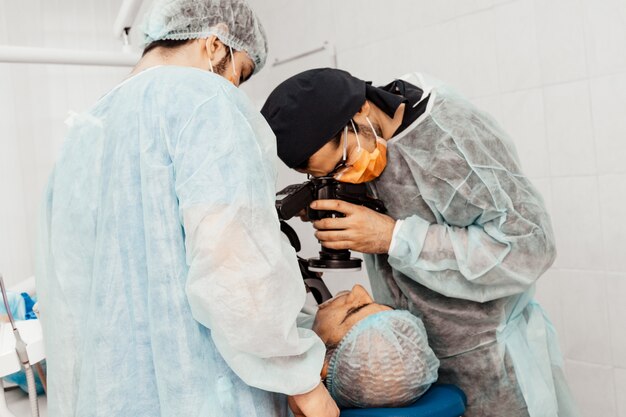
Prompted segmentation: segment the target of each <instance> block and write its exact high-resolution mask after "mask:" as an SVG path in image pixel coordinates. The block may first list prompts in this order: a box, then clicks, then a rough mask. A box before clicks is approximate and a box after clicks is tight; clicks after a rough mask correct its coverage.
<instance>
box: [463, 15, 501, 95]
mask: <svg viewBox="0 0 626 417" xmlns="http://www.w3.org/2000/svg"><path fill="white" fill-rule="evenodd" d="M457 25H458V26H457V28H458V36H459V62H460V63H462V66H463V81H464V83H463V84H462V85H459V86H458V87H459V88H460V89H461V91H463V92H464V93H465V94H466V95H468V96H470V97H478V96H489V95H493V94H496V93H498V91H499V85H498V62H497V59H496V36H495V34H496V22H495V15H494V13H493V11H492V10H487V11H484V12H481V13H475V14H470V15H467V16H463V17H461V18H459V19H458V20H457ZM478 45H480V47H477V46H478Z"/></svg>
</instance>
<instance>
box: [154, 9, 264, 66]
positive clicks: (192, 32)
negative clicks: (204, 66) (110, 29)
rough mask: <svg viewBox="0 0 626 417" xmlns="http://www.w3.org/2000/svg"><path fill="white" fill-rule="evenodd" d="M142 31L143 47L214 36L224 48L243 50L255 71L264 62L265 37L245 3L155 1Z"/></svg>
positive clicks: (256, 18) (259, 24)
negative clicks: (153, 43)
mask: <svg viewBox="0 0 626 417" xmlns="http://www.w3.org/2000/svg"><path fill="white" fill-rule="evenodd" d="M142 30H143V33H144V36H145V39H144V43H145V44H146V45H148V44H150V43H151V42H154V41H158V40H163V39H170V40H184V39H201V38H208V37H210V36H212V35H215V36H217V37H218V38H219V39H220V40H221V41H222V42H223V43H224V44H225V45H228V46H230V47H231V48H234V49H236V50H238V51H245V52H246V53H247V54H248V55H249V56H250V59H252V61H254V64H255V67H254V72H255V73H257V72H258V71H260V70H261V68H263V66H264V65H265V60H266V59H267V36H266V35H265V30H264V29H263V26H262V25H261V22H260V21H259V19H258V17H257V16H256V14H255V13H254V12H253V11H252V9H251V8H250V6H249V5H248V3H247V2H246V1H245V0H158V1H156V2H155V4H154V6H153V7H152V9H151V10H150V11H149V12H148V13H147V15H146V17H145V19H144V23H143V26H142Z"/></svg>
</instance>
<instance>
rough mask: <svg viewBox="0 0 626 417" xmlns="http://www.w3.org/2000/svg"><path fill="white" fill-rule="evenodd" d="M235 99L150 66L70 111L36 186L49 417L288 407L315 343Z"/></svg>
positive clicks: (251, 123) (266, 169) (254, 139)
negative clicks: (57, 149) (40, 190)
mask: <svg viewBox="0 0 626 417" xmlns="http://www.w3.org/2000/svg"><path fill="white" fill-rule="evenodd" d="M275 146H276V145H275V139H274V136H273V134H272V132H271V130H270V128H269V126H267V124H266V122H265V120H264V119H263V117H262V116H261V114H260V113H258V112H257V111H256V110H255V109H254V108H253V107H252V105H251V103H250V101H249V100H248V99H247V98H246V96H245V95H244V94H243V93H242V92H241V91H239V90H238V89H236V88H234V87H233V86H232V85H231V84H230V83H228V82H227V81H226V80H224V79H223V78H221V77H219V76H216V75H214V74H211V73H209V72H207V71H202V70H199V69H193V68H183V67H173V66H166V67H156V68H153V69H149V70H146V71H144V72H142V73H140V74H138V75H136V76H134V77H132V78H130V79H128V80H127V81H125V82H123V83H122V84H120V85H119V86H118V87H116V88H115V89H114V90H112V91H111V92H110V93H108V94H107V95H106V96H104V97H103V98H101V99H100V100H99V101H98V102H97V103H96V105H95V106H94V107H93V108H92V109H91V110H89V111H88V112H86V113H85V114H82V115H79V116H76V117H75V118H74V120H73V122H72V127H71V129H70V131H69V134H68V137H67V139H66V142H65V144H64V146H63V149H62V152H61V155H60V157H59V160H58V162H57V164H56V167H55V169H54V172H53V174H52V176H51V178H50V180H49V184H48V187H47V190H46V194H45V201H44V204H43V210H42V215H41V225H40V238H39V244H38V252H39V255H38V268H37V286H38V291H39V294H40V303H41V316H42V323H43V329H44V337H45V343H46V350H47V357H48V378H49V379H48V381H49V391H48V407H49V411H48V412H49V414H50V415H52V416H133V417H138V416H149V417H154V416H171V417H182V416H185V417H188V416H207V417H208V416H214V417H239V416H241V417H244V416H245V417H253V416H257V417H274V416H276V417H280V416H286V415H287V413H288V411H287V406H286V400H285V398H286V397H285V395H284V394H298V393H304V392H307V391H309V390H311V389H313V388H314V387H315V386H316V385H317V384H318V383H319V374H320V369H321V367H322V362H323V359H324V345H323V343H322V342H321V341H320V340H319V338H318V337H317V336H316V335H315V334H314V333H313V332H312V331H310V330H305V329H299V328H297V326H296V317H297V314H298V312H299V310H300V308H301V307H302V305H303V304H304V301H305V296H306V293H305V290H304V285H303V282H302V278H301V276H300V272H299V268H298V265H297V262H296V256H295V253H294V251H293V249H292V248H291V247H290V246H289V243H288V241H287V240H286V239H284V238H283V236H282V235H281V232H280V228H279V223H278V218H277V215H276V211H275V209H274V196H275V176H276V171H275V162H276V160H277V158H276V149H275Z"/></svg>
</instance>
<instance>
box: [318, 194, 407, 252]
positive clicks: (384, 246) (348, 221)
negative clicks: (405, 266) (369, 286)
mask: <svg viewBox="0 0 626 417" xmlns="http://www.w3.org/2000/svg"><path fill="white" fill-rule="evenodd" d="M311 208H313V209H315V210H332V211H338V212H340V213H343V214H345V216H346V217H338V218H334V219H322V220H317V221H315V222H313V227H315V228H316V229H317V232H315V237H316V238H317V240H319V241H320V243H321V244H322V246H324V247H326V248H329V249H351V250H355V251H358V252H362V253H387V252H388V251H389V245H390V244H391V238H392V236H393V228H394V227H395V225H396V221H395V220H394V219H392V218H391V217H389V216H387V215H384V214H380V213H377V212H375V211H374V210H371V209H369V208H367V207H363V206H357V205H355V204H350V203H347V202H345V201H341V200H317V201H314V202H313V203H311Z"/></svg>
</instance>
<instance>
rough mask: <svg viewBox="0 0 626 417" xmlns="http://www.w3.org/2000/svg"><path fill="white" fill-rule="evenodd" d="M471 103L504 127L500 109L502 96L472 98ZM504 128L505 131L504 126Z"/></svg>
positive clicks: (503, 115) (502, 114) (502, 112)
mask: <svg viewBox="0 0 626 417" xmlns="http://www.w3.org/2000/svg"><path fill="white" fill-rule="evenodd" d="M471 101H472V103H474V104H475V105H476V107H478V108H479V109H481V110H482V111H485V112H487V113H489V114H490V115H491V116H492V117H493V118H494V119H496V120H497V121H498V122H499V123H501V124H502V125H504V123H503V120H504V117H505V113H504V111H503V108H502V95H500V94H496V95H493V96H487V97H472V99H471ZM504 128H505V129H507V127H506V126H504Z"/></svg>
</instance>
